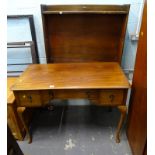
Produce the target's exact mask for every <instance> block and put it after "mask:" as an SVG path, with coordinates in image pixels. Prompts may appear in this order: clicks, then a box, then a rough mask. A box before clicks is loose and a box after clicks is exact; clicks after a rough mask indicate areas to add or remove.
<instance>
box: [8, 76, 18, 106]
mask: <svg viewBox="0 0 155 155" xmlns="http://www.w3.org/2000/svg"><path fill="white" fill-rule="evenodd" d="M17 78H18V77H8V78H7V104H12V103H13V102H14V100H15V97H14V95H13V91H11V89H10V88H11V86H12V85H13V84H14V82H15V81H16V80H17Z"/></svg>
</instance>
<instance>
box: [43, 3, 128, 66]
mask: <svg viewBox="0 0 155 155" xmlns="http://www.w3.org/2000/svg"><path fill="white" fill-rule="evenodd" d="M129 8H130V5H41V14H42V23H43V31H44V41H45V51H46V58H47V62H48V63H52V62H53V63H58V62H94V61H99V62H103V61H104V62H118V63H121V59H122V52H123V46H124V40H125V33H126V26H127V21H128V14H129Z"/></svg>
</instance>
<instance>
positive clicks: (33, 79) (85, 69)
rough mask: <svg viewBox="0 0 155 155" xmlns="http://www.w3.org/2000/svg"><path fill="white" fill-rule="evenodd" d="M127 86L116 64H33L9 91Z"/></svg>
mask: <svg viewBox="0 0 155 155" xmlns="http://www.w3.org/2000/svg"><path fill="white" fill-rule="evenodd" d="M129 87H130V84H129V82H128V80H127V78H126V76H125V74H124V73H123V71H122V69H121V67H120V65H119V64H118V63H115V62H91V63H53V64H32V65H29V66H28V68H27V69H26V71H25V72H24V73H23V74H22V75H21V76H20V77H19V78H18V80H17V81H16V82H15V85H14V86H13V87H12V90H44V89H115V88H129Z"/></svg>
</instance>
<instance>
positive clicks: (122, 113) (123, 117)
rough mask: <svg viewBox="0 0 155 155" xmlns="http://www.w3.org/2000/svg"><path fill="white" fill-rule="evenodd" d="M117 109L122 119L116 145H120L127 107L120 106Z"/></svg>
mask: <svg viewBox="0 0 155 155" xmlns="http://www.w3.org/2000/svg"><path fill="white" fill-rule="evenodd" d="M117 108H118V110H119V111H120V113H121V117H120V120H119V123H118V126H117V130H116V143H120V131H121V128H122V125H123V122H124V119H125V116H126V111H127V106H125V105H123V106H118V107H117Z"/></svg>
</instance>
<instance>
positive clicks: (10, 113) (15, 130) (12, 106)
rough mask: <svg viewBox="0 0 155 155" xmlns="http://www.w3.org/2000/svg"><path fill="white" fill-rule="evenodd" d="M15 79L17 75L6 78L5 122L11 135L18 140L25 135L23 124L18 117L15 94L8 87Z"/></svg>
mask: <svg viewBox="0 0 155 155" xmlns="http://www.w3.org/2000/svg"><path fill="white" fill-rule="evenodd" d="M17 79H18V77H8V78H7V123H8V126H9V127H10V129H11V132H12V135H13V136H14V137H15V138H16V139H18V140H23V138H24V135H25V130H24V126H23V124H22V122H21V121H20V119H19V117H18V113H17V110H16V108H17V106H16V102H15V96H14V94H13V91H11V89H10V87H11V86H12V85H13V84H14V82H15V81H16V80H17Z"/></svg>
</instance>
